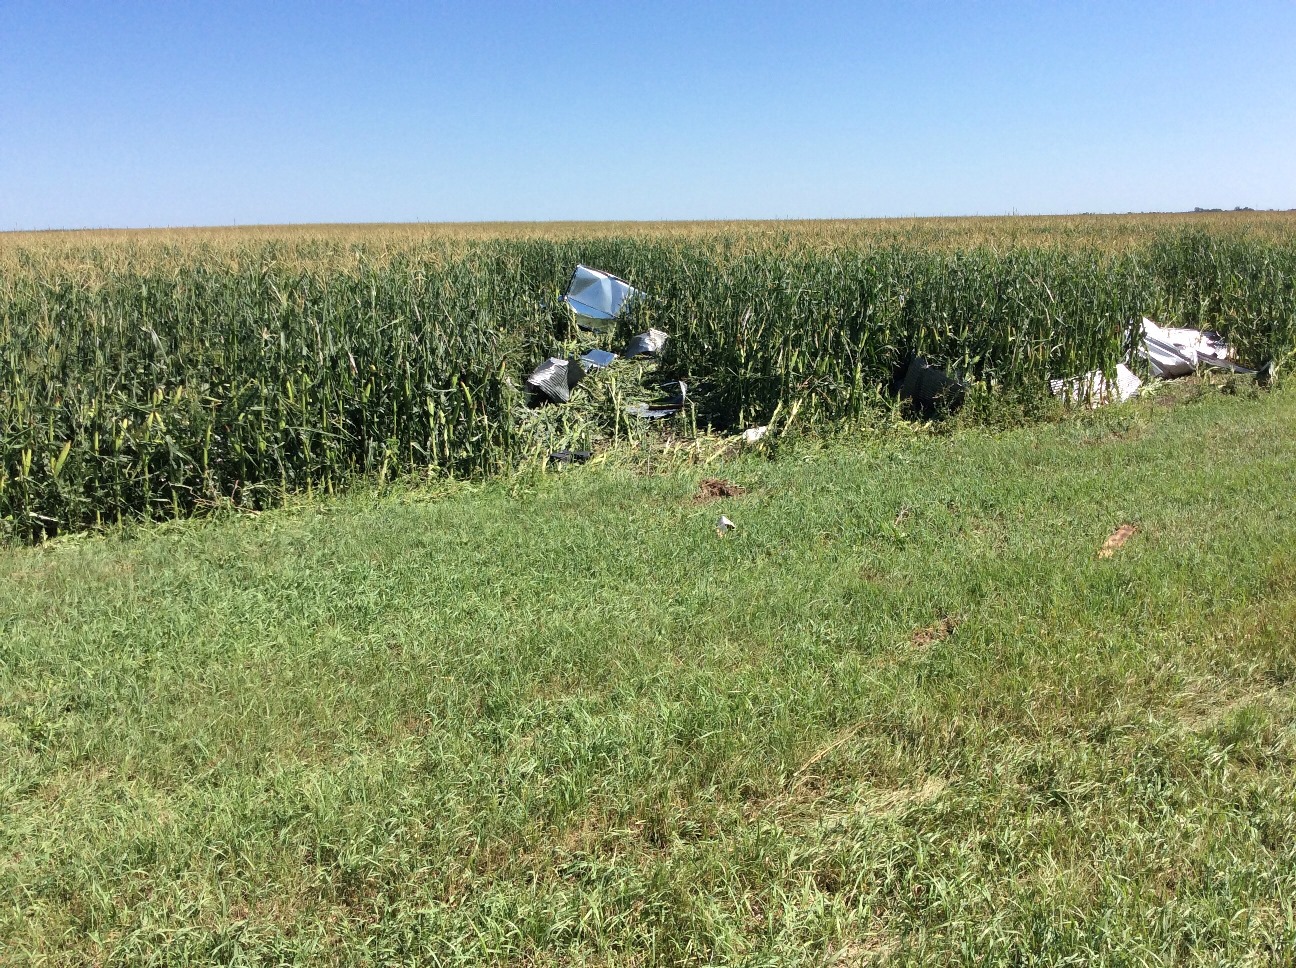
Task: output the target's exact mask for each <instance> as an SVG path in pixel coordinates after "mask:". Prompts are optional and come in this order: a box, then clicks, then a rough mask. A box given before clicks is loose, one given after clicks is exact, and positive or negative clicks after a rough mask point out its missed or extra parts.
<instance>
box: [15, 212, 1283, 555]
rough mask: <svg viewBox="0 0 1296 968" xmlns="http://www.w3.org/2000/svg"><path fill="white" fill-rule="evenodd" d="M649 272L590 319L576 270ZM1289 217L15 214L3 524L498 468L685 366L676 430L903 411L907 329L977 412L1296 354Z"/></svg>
mask: <svg viewBox="0 0 1296 968" xmlns="http://www.w3.org/2000/svg"><path fill="white" fill-rule="evenodd" d="M578 262H583V263H586V264H590V265H594V266H598V267H600V268H603V269H606V270H609V271H612V272H616V273H618V274H620V275H622V276H624V277H625V278H627V279H630V280H632V281H633V282H634V283H635V284H636V285H637V286H639V287H641V288H642V289H643V290H644V291H645V292H646V293H647V294H648V296H647V298H646V299H644V300H643V301H641V302H640V303H639V304H638V305H637V306H636V307H635V308H634V309H633V311H632V312H631V313H630V314H629V316H628V317H627V318H625V319H623V320H622V321H621V322H620V323H619V325H618V327H617V332H615V333H610V334H607V335H605V336H602V337H594V336H590V335H588V334H582V333H580V332H578V331H577V329H576V327H575V326H574V324H573V320H572V317H571V315H570V313H569V312H568V310H567V309H566V307H565V306H564V305H563V304H562V302H561V301H560V298H559V296H560V294H561V293H562V291H563V290H564V288H565V286H566V283H567V280H568V278H569V276H570V273H571V271H572V267H573V266H574V265H575V264H576V263H578ZM1294 278H1296V215H1293V214H1292V213H1245V212H1240V213H1221V214H1215V215H1200V216H1138V217H1124V218H1122V217H1076V218H1055V219H935V220H909V221H904V220H900V221H868V222H863V221H862V222H808V223H803V222H789V223H678V224H649V225H598V224H596V225H587V226H577V225H562V224H558V225H542V226H527V225H521V226H497V225H486V226H352V227H348V226H332V227H330V226H322V227H321V226H309V227H300V228H297V229H293V228H274V227H259V228H255V229H247V230H245V229H212V230H188V231H175V232H159V233H148V232H137V233H122V232H104V233H95V232H91V233H45V234H32V233H27V234H16V235H11V236H6V237H4V238H2V239H0V540H3V539H4V538H6V537H8V538H9V539H16V540H19V541H29V542H30V541H39V540H41V539H42V538H44V537H48V536H50V535H55V534H61V533H66V532H68V531H75V530H78V529H82V528H85V527H96V526H101V525H104V524H112V523H115V522H117V521H119V520H122V519H131V518H141V517H143V518H153V519H157V518H171V517H181V516H185V515H189V514H193V513H199V514H201V513H206V512H208V511H211V510H213V509H219V508H222V507H226V506H230V505H235V506H238V507H241V508H264V507H270V506H274V505H276V504H279V503H281V502H282V501H283V500H285V499H287V498H288V497H290V496H292V495H294V494H299V493H312V492H317V491H324V492H333V491H337V490H340V489H343V488H345V487H347V486H350V484H352V483H353V482H354V481H356V480H357V479H363V480H367V481H375V480H378V481H385V480H390V479H392V478H394V477H403V476H408V475H415V476H421V477H425V478H426V477H429V476H431V477H444V476H451V477H456V478H465V477H478V478H480V477H484V476H489V475H490V474H493V473H497V472H500V471H509V470H513V469H516V468H517V467H518V466H519V465H522V464H525V463H526V462H528V461H531V460H537V459H543V458H544V456H545V455H547V454H548V452H549V451H551V450H556V449H563V448H569V447H578V448H582V449H584V448H589V447H601V446H605V445H614V444H616V443H618V442H624V441H626V440H633V439H634V438H636V437H637V436H642V435H643V433H644V431H645V428H644V427H642V426H639V425H636V424H635V422H634V421H631V420H628V419H627V417H626V412H625V405H626V403H627V401H628V400H630V401H633V400H635V399H639V398H642V397H644V396H648V395H651V394H652V393H654V392H656V388H657V386H658V385H659V384H660V383H661V382H663V381H673V380H683V381H686V382H687V383H688V384H689V386H690V388H691V391H692V392H691V401H692V403H691V409H690V411H689V413H688V414H687V416H686V419H685V420H684V421H683V423H684V424H685V427H684V432H685V433H689V432H691V430H692V428H693V427H694V426H695V425H701V426H704V427H712V428H716V429H721V430H732V429H741V428H743V427H745V426H748V425H751V424H767V423H771V422H778V421H780V420H783V421H786V420H787V418H788V417H789V415H790V414H792V413H794V412H795V413H796V414H797V415H798V419H799V420H800V422H801V424H802V425H803V426H804V425H807V424H811V425H815V426H818V427H823V428H832V427H836V426H839V425H842V424H859V423H861V422H865V423H867V422H873V421H876V420H878V419H883V420H885V419H886V412H887V411H888V410H889V407H890V399H889V386H890V383H891V381H892V379H893V377H894V375H895V373H896V371H897V369H898V368H903V366H904V365H905V364H906V362H907V361H908V359H909V358H910V357H912V356H913V355H915V354H918V355H922V356H924V357H926V358H927V359H929V360H930V361H932V362H933V363H934V364H936V365H938V366H942V367H945V368H947V369H949V370H952V371H954V372H956V373H958V374H959V375H960V376H961V377H962V378H964V379H965V380H966V381H967V382H968V383H969V385H970V387H971V391H970V395H971V397H972V398H973V409H976V407H977V405H978V402H979V401H984V400H986V399H987V398H993V399H994V400H995V401H996V402H997V403H998V402H1002V401H1005V400H1007V401H1011V402H1013V403H1014V404H1015V405H1019V406H1021V407H1023V408H1024V409H1027V410H1030V409H1032V408H1035V407H1037V405H1038V403H1039V401H1040V400H1041V398H1045V397H1047V381H1048V380H1049V379H1050V378H1055V377H1056V378H1072V377H1075V376H1078V375H1079V374H1082V373H1086V372H1089V371H1092V370H1095V369H1104V370H1107V371H1108V372H1110V371H1111V370H1112V369H1113V368H1114V367H1115V365H1116V363H1117V362H1118V360H1120V359H1121V358H1122V357H1123V355H1124V354H1125V351H1126V346H1127V342H1128V340H1129V338H1130V336H1131V326H1137V322H1138V319H1139V317H1140V316H1142V315H1149V316H1152V317H1153V318H1156V319H1158V320H1160V321H1161V322H1164V323H1171V324H1176V325H1190V326H1198V327H1201V328H1209V329H1216V330H1218V331H1220V332H1221V333H1223V335H1224V336H1225V337H1226V338H1227V339H1228V340H1229V341H1230V342H1231V343H1232V345H1234V346H1235V347H1236V349H1237V350H1238V352H1239V354H1240V358H1241V359H1242V361H1243V362H1245V363H1247V364H1249V365H1252V366H1257V367H1258V366H1261V365H1263V364H1265V363H1266V362H1270V361H1272V362H1273V363H1274V364H1275V366H1276V368H1277V370H1278V371H1282V370H1283V369H1284V368H1285V367H1286V366H1287V364H1288V361H1289V359H1290V358H1291V354H1292V353H1293V352H1294V351H1296V285H1294V284H1293V279H1294ZM650 326H652V327H658V328H661V329H664V330H666V331H668V332H669V333H670V334H671V341H670V342H669V343H668V344H667V347H666V352H665V354H664V357H663V359H662V360H661V362H660V366H659V367H655V368H653V369H652V370H651V371H644V370H642V369H636V368H634V367H629V368H625V367H623V368H621V369H620V370H619V371H609V372H606V373H601V374H598V375H595V376H593V377H591V378H590V379H589V380H587V381H586V383H585V384H584V385H583V386H582V387H580V388H578V389H577V391H576V401H577V405H576V406H573V407H570V408H565V409H563V410H562V411H561V412H554V411H548V412H545V413H538V412H537V411H536V410H534V409H530V408H528V406H527V405H526V399H525V392H524V389H523V387H524V384H523V380H524V377H525V376H526V374H528V373H529V372H531V370H532V369H533V368H534V367H535V366H536V365H537V364H538V363H540V362H541V361H542V360H544V359H545V358H546V357H549V356H551V355H574V354H578V353H580V352H582V351H583V350H586V349H589V348H592V347H594V346H600V347H601V348H604V349H612V350H620V349H621V348H623V347H624V345H625V342H626V341H627V339H629V337H630V336H632V335H633V334H634V333H637V332H642V331H643V330H644V329H647V328H648V327H650Z"/></svg>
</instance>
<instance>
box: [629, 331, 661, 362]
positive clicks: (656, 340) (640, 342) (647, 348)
mask: <svg viewBox="0 0 1296 968" xmlns="http://www.w3.org/2000/svg"><path fill="white" fill-rule="evenodd" d="M669 338H670V337H668V336H667V335H666V334H665V333H663V332H662V331H661V330H660V329H650V330H648V332H646V333H640V334H639V335H638V336H636V337H635V338H634V339H632V340H630V342H629V343H627V344H626V348H625V349H624V350H622V351H621V355H622V356H624V357H625V358H626V359H630V357H632V356H640V355H641V354H644V353H660V352H661V351H662V349H663V348H664V347H665V346H666V340H667V339H669Z"/></svg>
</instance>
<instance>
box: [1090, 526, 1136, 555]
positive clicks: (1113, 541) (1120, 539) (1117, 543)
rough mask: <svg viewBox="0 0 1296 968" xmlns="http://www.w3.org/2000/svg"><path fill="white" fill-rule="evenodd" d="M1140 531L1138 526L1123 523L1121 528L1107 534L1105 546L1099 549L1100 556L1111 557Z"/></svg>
mask: <svg viewBox="0 0 1296 968" xmlns="http://www.w3.org/2000/svg"><path fill="white" fill-rule="evenodd" d="M1137 532H1138V528H1137V527H1135V526H1134V525H1132V524H1122V525H1121V526H1120V527H1119V528H1117V529H1116V530H1115V531H1113V532H1112V533H1111V534H1110V535H1108V536H1107V540H1106V541H1104V542H1103V546H1102V547H1101V548H1099V549H1098V557H1099V558H1110V557H1111V556H1112V555H1114V554H1116V552H1117V551H1119V550H1120V549H1121V547H1122V546H1124V544H1125V542H1127V541H1129V539H1130V538H1132V537H1134V535H1135V534H1136V533H1137Z"/></svg>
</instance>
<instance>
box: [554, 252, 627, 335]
mask: <svg viewBox="0 0 1296 968" xmlns="http://www.w3.org/2000/svg"><path fill="white" fill-rule="evenodd" d="M641 295H643V293H641V292H640V291H639V290H638V289H636V288H635V287H634V286H632V285H630V283H628V282H626V281H625V280H624V279H619V278H617V277H616V276H614V275H612V274H611V273H609V272H603V271H601V270H599V269H591V268H590V267H589V266H583V265H578V266H577V267H576V268H575V270H573V272H572V276H571V280H570V281H569V282H568V283H567V294H566V295H565V296H563V302H565V303H566V304H567V305H568V306H570V307H571V309H572V311H573V312H575V313H576V315H578V316H583V317H584V318H585V319H587V320H593V321H602V320H609V319H615V318H616V317H617V316H619V315H620V314H621V311H622V310H623V309H625V308H626V306H627V305H629V303H630V302H632V301H633V300H634V299H636V298H638V297H639V296H641Z"/></svg>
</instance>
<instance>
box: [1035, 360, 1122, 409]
mask: <svg viewBox="0 0 1296 968" xmlns="http://www.w3.org/2000/svg"><path fill="white" fill-rule="evenodd" d="M1142 385H1143V381H1142V380H1140V379H1139V378H1138V376H1136V375H1135V373H1134V371H1133V370H1131V369H1130V368H1129V367H1128V366H1126V365H1125V364H1124V363H1118V364H1116V383H1115V385H1114V386H1113V385H1112V384H1111V383H1109V382H1108V380H1107V378H1106V377H1105V376H1103V372H1102V370H1094V371H1093V372H1092V373H1086V374H1085V375H1084V376H1082V377H1077V378H1075V379H1074V380H1049V390H1050V392H1052V394H1053V396H1055V397H1065V398H1066V399H1068V400H1084V401H1086V402H1087V403H1088V405H1089V406H1091V407H1097V406H1101V405H1102V404H1105V403H1117V402H1120V403H1123V402H1124V401H1126V400H1129V399H1130V398H1131V397H1133V396H1134V394H1136V393H1138V390H1139V387H1141V386H1142Z"/></svg>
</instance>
